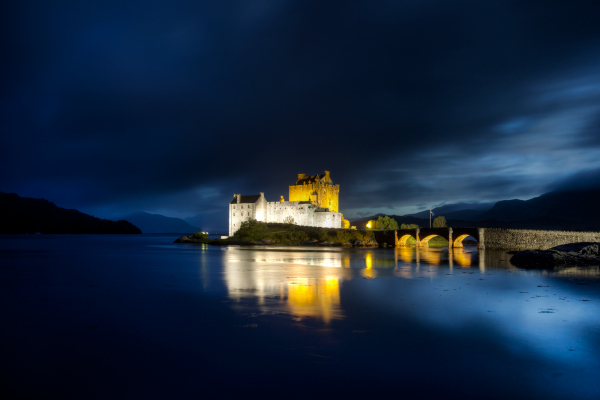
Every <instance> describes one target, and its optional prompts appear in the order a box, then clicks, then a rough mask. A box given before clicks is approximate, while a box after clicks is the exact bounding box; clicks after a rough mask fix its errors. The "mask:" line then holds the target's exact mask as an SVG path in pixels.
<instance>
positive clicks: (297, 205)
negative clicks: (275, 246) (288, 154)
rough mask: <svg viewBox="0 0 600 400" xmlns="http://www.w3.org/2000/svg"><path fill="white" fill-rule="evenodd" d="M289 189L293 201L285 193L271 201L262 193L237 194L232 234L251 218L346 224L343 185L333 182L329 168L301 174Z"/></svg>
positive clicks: (232, 209) (335, 225)
mask: <svg viewBox="0 0 600 400" xmlns="http://www.w3.org/2000/svg"><path fill="white" fill-rule="evenodd" d="M289 188H290V192H289V201H285V199H284V198H283V196H281V199H280V200H279V201H272V202H268V201H267V200H266V198H265V195H264V193H262V192H261V193H260V194H258V195H249V196H242V195H241V194H234V195H233V199H232V200H231V201H230V202H229V236H232V235H233V234H234V233H235V232H236V231H237V230H238V229H239V228H240V225H241V224H242V222H244V221H247V220H249V219H256V220H257V221H262V222H277V223H284V222H286V219H288V218H289V217H292V218H293V219H294V223H295V224H297V225H302V226H317V227H322V228H341V227H342V218H343V217H342V214H340V213H339V212H338V207H339V201H338V196H339V191H340V185H334V184H333V182H332V181H331V177H330V176H329V171H325V174H323V175H311V176H307V175H305V174H298V180H297V181H296V184H295V185H293V186H290V187H289Z"/></svg>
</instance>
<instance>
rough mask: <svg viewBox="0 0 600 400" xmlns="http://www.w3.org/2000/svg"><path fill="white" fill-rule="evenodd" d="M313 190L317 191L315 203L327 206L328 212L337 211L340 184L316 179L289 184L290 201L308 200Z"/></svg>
mask: <svg viewBox="0 0 600 400" xmlns="http://www.w3.org/2000/svg"><path fill="white" fill-rule="evenodd" d="M315 192H316V193H317V201H316V205H318V206H319V207H321V208H328V209H329V211H330V212H338V211H339V208H340V204H339V193H340V185H334V184H332V183H330V182H321V181H319V180H317V181H315V182H312V183H306V184H303V185H294V186H290V192H289V193H290V201H310V200H311V196H312V195H313V193H315ZM314 200H315V199H313V201H314Z"/></svg>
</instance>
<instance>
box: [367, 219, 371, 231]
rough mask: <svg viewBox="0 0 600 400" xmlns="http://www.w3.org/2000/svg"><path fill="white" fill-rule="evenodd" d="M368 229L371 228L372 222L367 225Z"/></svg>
mask: <svg viewBox="0 0 600 400" xmlns="http://www.w3.org/2000/svg"><path fill="white" fill-rule="evenodd" d="M367 228H369V229H370V228H371V221H369V223H368V224H367Z"/></svg>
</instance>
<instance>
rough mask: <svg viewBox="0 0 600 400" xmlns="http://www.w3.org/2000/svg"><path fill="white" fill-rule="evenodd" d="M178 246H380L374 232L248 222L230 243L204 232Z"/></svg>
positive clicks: (228, 239) (186, 238) (232, 237)
mask: <svg viewBox="0 0 600 400" xmlns="http://www.w3.org/2000/svg"><path fill="white" fill-rule="evenodd" d="M175 243H197V244H210V245H212V246H227V245H296V246H347V247H350V246H354V247H372V246H378V243H377V241H376V240H375V236H374V235H373V232H371V231H366V230H357V229H336V228H319V227H311V226H299V225H294V224H279V223H264V222H260V221H256V220H252V219H251V220H247V221H244V222H243V223H242V227H241V228H240V229H239V230H238V231H237V232H236V233H235V235H233V236H231V237H229V238H227V239H209V238H208V237H207V236H206V235H205V234H203V233H202V232H196V233H194V234H192V235H189V236H182V237H180V238H178V239H176V240H175Z"/></svg>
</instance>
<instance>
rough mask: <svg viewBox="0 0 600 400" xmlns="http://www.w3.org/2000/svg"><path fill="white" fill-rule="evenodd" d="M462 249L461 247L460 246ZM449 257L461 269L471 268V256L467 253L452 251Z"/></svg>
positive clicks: (461, 250)
mask: <svg viewBox="0 0 600 400" xmlns="http://www.w3.org/2000/svg"><path fill="white" fill-rule="evenodd" d="M461 247H462V245H461ZM451 257H453V258H454V262H455V263H456V264H458V265H460V266H461V267H466V268H470V267H471V263H472V261H473V259H472V254H471V253H470V252H469V253H467V252H465V251H464V250H463V249H461V248H458V249H456V250H454V251H452V255H451Z"/></svg>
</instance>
